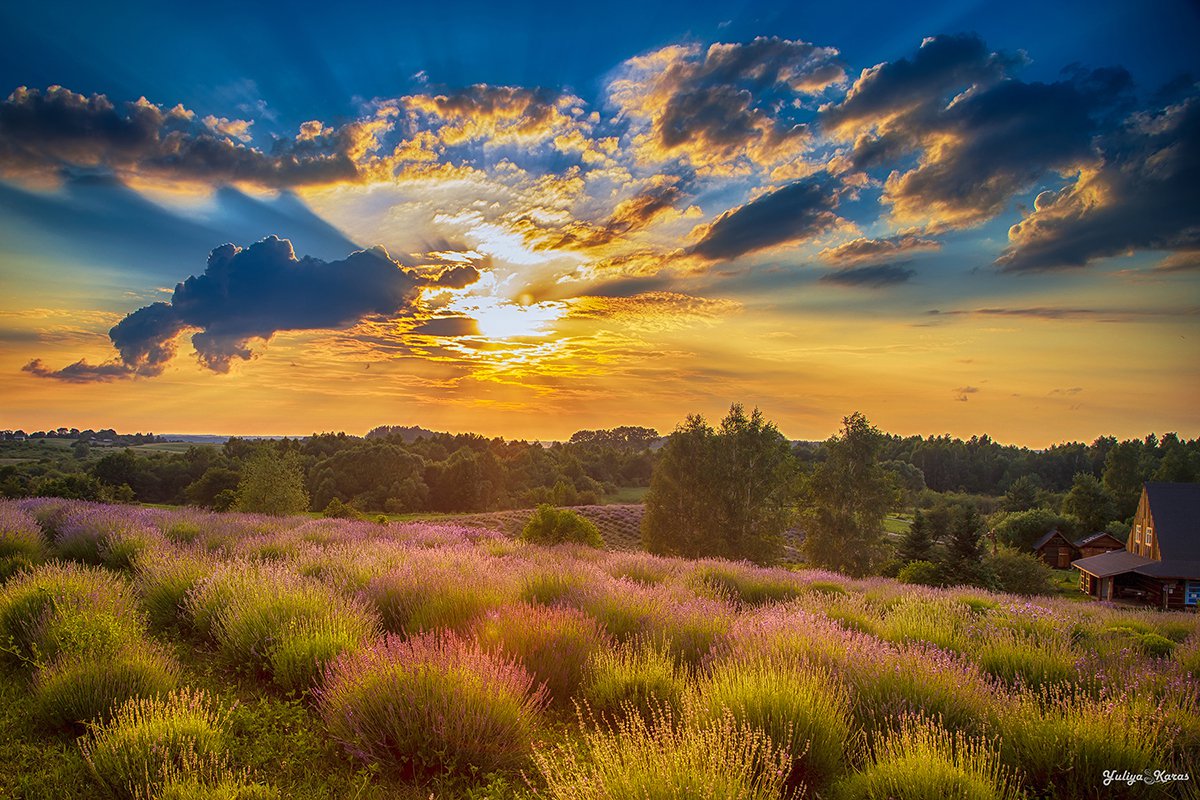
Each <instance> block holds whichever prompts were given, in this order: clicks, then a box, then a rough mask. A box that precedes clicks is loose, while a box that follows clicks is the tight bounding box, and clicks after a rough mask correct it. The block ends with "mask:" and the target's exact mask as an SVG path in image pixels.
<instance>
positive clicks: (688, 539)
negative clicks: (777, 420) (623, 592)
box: [642, 404, 795, 564]
mask: <svg viewBox="0 0 1200 800" xmlns="http://www.w3.org/2000/svg"><path fill="white" fill-rule="evenodd" d="M794 472H795V459H794V458H793V456H792V454H791V448H790V446H789V445H788V442H787V440H786V439H785V438H784V437H783V435H782V434H781V433H779V431H778V430H777V429H776V428H775V426H774V425H773V424H772V423H770V422H767V421H766V420H765V419H764V418H763V415H762V413H761V412H760V411H759V410H758V409H755V410H754V411H753V413H752V414H751V415H750V416H747V415H746V413H745V411H744V410H743V409H742V407H741V406H740V405H736V404H735V405H733V406H731V407H730V409H729V414H728V415H727V416H726V417H725V418H724V419H723V420H722V421H721V425H720V428H719V429H717V430H713V428H712V427H710V426H709V425H708V423H707V422H705V421H704V418H703V417H700V416H699V415H693V416H689V417H688V418H687V420H686V421H685V422H684V423H683V424H682V425H681V426H679V427H678V428H677V429H676V430H675V432H674V433H672V434H671V436H670V438H669V439H668V440H667V444H666V446H665V447H664V448H663V449H662V452H661V454H660V456H659V462H658V465H657V466H656V467H655V470H654V476H653V477H652V479H651V481H650V491H649V492H647V494H646V501H645V505H646V513H645V516H644V517H643V519H642V542H643V544H644V546H645V547H646V549H647V550H650V551H651V552H653V553H663V554H672V555H684V556H689V557H692V558H697V557H702V556H723V557H726V558H735V559H742V558H744V559H748V560H750V561H754V562H756V563H760V564H762V563H769V562H771V561H774V560H775V559H777V558H778V556H779V554H780V552H781V550H782V543H783V540H782V534H783V532H784V530H786V529H787V527H788V525H789V524H790V523H791V519H792V512H791V502H792V497H793V486H792V483H793V476H794Z"/></svg>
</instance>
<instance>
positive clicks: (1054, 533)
mask: <svg viewBox="0 0 1200 800" xmlns="http://www.w3.org/2000/svg"><path fill="white" fill-rule="evenodd" d="M1055 536H1057V537H1058V538H1060V539H1062V540H1063V542H1064V543H1065V544H1070V543H1071V541H1070V540H1069V539H1068V538H1067V537H1065V536H1063V535H1062V534H1061V533H1059V531H1058V528H1054V529H1053V530H1051V531H1050V532H1048V533H1047V534H1046V535H1045V536H1043V537H1042V538H1040V539H1038V540H1037V541H1036V542H1034V543H1033V549H1034V550H1041V549H1042V548H1043V547H1045V546H1046V545H1047V544H1049V543H1050V540H1051V539H1053V538H1054V537H1055Z"/></svg>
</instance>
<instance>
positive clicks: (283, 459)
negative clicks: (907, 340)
mask: <svg viewBox="0 0 1200 800" xmlns="http://www.w3.org/2000/svg"><path fill="white" fill-rule="evenodd" d="M236 498H237V499H236V501H235V503H234V505H235V506H236V508H237V510H238V511H250V512H254V513H258V514H271V515H273V516H282V515H284V514H302V513H304V512H305V511H307V510H308V491H307V490H306V489H305V488H304V468H303V466H302V465H301V463H300V458H299V456H298V455H297V454H296V453H284V454H280V453H278V452H275V451H273V450H272V449H271V448H269V447H264V448H262V449H260V450H259V451H258V452H257V453H255V454H254V455H253V456H251V457H250V458H249V459H248V460H247V461H246V463H245V464H244V465H243V466H242V475H241V479H240V480H239V481H238V487H237V494H236ZM221 499H223V498H221Z"/></svg>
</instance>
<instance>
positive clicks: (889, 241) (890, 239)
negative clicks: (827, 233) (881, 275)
mask: <svg viewBox="0 0 1200 800" xmlns="http://www.w3.org/2000/svg"><path fill="white" fill-rule="evenodd" d="M941 246H942V245H941V243H940V242H938V241H937V240H936V239H928V238H925V237H922V236H920V235H918V234H916V233H913V232H902V233H898V234H896V235H895V236H887V237H884V238H882V239H867V238H863V237H860V238H858V239H852V240H850V241H848V242H846V243H844V244H839V245H838V246H837V247H827V248H825V249H824V250H822V251H821V253H820V257H821V258H822V259H823V260H825V261H828V262H830V263H834V264H859V263H863V262H870V261H876V260H881V259H887V258H895V257H896V256H899V255H903V254H905V253H913V252H919V251H923V250H937V249H939V248H940V247H941Z"/></svg>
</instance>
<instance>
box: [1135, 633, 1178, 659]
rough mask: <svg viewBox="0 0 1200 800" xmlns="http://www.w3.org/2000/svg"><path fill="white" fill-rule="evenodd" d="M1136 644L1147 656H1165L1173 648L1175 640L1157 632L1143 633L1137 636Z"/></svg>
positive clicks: (1169, 653)
mask: <svg viewBox="0 0 1200 800" xmlns="http://www.w3.org/2000/svg"><path fill="white" fill-rule="evenodd" d="M1137 646H1138V649H1139V650H1141V651H1142V652H1143V653H1145V654H1146V655H1148V656H1154V657H1156V658H1166V657H1167V656H1169V655H1171V653H1172V651H1174V650H1175V642H1172V641H1171V640H1170V639H1168V638H1167V637H1165V636H1160V635H1159V634H1157V633H1143V634H1140V635H1139V636H1138V637H1137Z"/></svg>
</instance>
